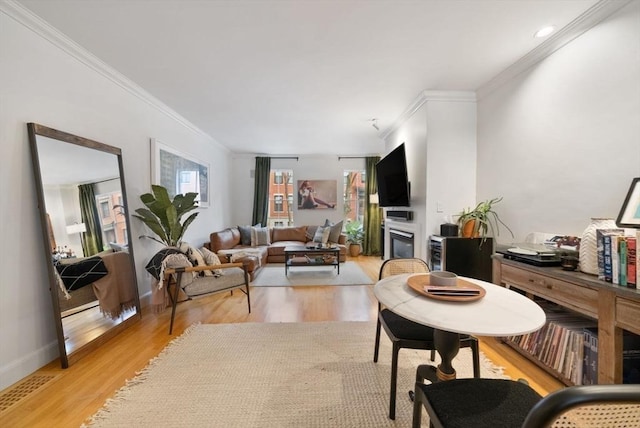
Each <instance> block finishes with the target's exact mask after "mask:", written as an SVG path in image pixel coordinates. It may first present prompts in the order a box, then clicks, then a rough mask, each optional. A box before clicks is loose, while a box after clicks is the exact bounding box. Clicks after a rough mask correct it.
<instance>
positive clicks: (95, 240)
mask: <svg viewBox="0 0 640 428" xmlns="http://www.w3.org/2000/svg"><path fill="white" fill-rule="evenodd" d="M78 191H79V194H80V214H81V216H82V222H83V223H84V224H85V227H86V228H87V231H86V232H84V233H83V234H82V250H83V251H84V256H85V257H89V256H93V255H94V254H98V253H99V252H100V251H102V230H101V229H100V217H99V216H98V207H96V195H95V192H94V189H93V184H80V185H79V186H78Z"/></svg>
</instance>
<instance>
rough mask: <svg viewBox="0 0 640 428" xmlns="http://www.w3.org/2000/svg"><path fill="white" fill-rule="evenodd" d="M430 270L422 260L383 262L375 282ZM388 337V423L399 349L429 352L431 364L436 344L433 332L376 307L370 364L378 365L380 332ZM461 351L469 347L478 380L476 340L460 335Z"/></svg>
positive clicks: (393, 402) (392, 416) (392, 412)
mask: <svg viewBox="0 0 640 428" xmlns="http://www.w3.org/2000/svg"><path fill="white" fill-rule="evenodd" d="M428 272H429V267H428V266H427V263H426V262H425V261H424V260H421V259H418V258H403V259H389V260H386V261H385V262H384V263H383V264H382V266H381V267H380V274H379V275H378V279H384V278H387V277H389V276H392V275H400V274H404V273H428ZM381 327H382V328H384V331H385V332H386V333H387V336H389V339H390V340H391V343H392V345H393V350H392V355H391V391H390V398H389V419H395V418H396V389H397V379H398V353H399V352H400V349H401V348H407V349H425V350H431V361H434V360H435V344H434V342H433V332H434V330H433V328H431V327H428V326H425V325H422V324H418V323H416V322H413V321H410V320H408V319H406V318H404V317H401V316H400V315H397V314H395V313H394V312H392V311H390V310H389V309H386V308H384V307H383V306H382V305H381V304H380V303H378V321H377V324H376V341H375V348H374V351H373V362H374V363H377V362H378V351H379V349H380V329H381ZM460 347H461V348H466V347H470V348H471V352H472V356H473V376H474V377H480V356H479V350H478V340H477V339H476V338H475V337H473V336H468V335H460Z"/></svg>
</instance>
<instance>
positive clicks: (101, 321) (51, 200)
mask: <svg viewBox="0 0 640 428" xmlns="http://www.w3.org/2000/svg"><path fill="white" fill-rule="evenodd" d="M28 130H29V141H30V145H31V153H32V158H33V165H34V173H35V177H36V185H37V190H38V205H39V208H40V219H41V222H42V236H43V242H44V246H43V248H44V250H45V259H44V262H45V263H46V265H47V270H48V273H49V290H50V291H51V299H52V303H53V309H54V315H55V319H54V321H55V323H56V330H57V333H58V342H59V349H60V361H61V364H62V367H64V368H66V367H68V365H69V364H71V363H72V362H74V361H76V360H77V359H78V358H80V357H82V356H83V355H85V354H86V353H88V352H90V351H91V350H92V349H94V348H95V347H96V346H98V345H101V344H103V343H104V342H105V341H106V340H107V339H109V338H110V337H112V336H114V335H115V334H117V333H119V332H120V331H121V330H122V329H124V328H125V327H127V326H128V325H130V324H131V323H132V322H135V321H137V320H139V319H140V301H139V297H138V287H137V283H136V276H135V266H134V261H133V253H132V249H131V248H130V246H129V245H128V243H129V242H130V239H131V237H130V228H129V217H128V212H127V202H126V194H125V186H124V175H123V171H122V154H121V151H120V149H118V148H116V147H112V146H108V145H106V144H102V143H98V142H96V141H92V140H88V139H85V138H81V137H77V136H75V135H71V134H67V133H65V132H61V131H57V130H55V129H51V128H47V127H45V126H42V125H38V124H34V123H30V124H28Z"/></svg>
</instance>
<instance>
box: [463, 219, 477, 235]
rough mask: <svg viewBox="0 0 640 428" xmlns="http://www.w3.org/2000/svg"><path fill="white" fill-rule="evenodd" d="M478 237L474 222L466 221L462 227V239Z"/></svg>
mask: <svg viewBox="0 0 640 428" xmlns="http://www.w3.org/2000/svg"><path fill="white" fill-rule="evenodd" d="M478 236H480V234H479V233H478V231H477V230H476V221H475V220H467V222H466V223H465V224H464V225H463V226H462V237H463V238H477V237H478Z"/></svg>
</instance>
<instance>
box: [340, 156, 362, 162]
mask: <svg viewBox="0 0 640 428" xmlns="http://www.w3.org/2000/svg"><path fill="white" fill-rule="evenodd" d="M366 158H367V157H366V156H338V160H339V161H340V160H342V159H366Z"/></svg>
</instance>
